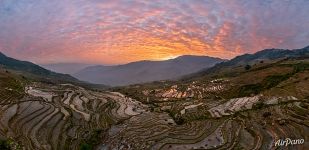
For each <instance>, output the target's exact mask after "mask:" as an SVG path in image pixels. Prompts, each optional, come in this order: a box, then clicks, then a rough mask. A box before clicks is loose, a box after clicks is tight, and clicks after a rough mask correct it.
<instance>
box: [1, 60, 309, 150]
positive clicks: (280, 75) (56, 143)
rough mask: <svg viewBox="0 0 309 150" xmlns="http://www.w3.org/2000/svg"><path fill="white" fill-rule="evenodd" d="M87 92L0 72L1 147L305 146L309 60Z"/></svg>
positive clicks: (177, 149) (180, 148) (184, 148)
mask: <svg viewBox="0 0 309 150" xmlns="http://www.w3.org/2000/svg"><path fill="white" fill-rule="evenodd" d="M227 70H230V68H228V69H226V70H225V69H222V70H221V71H222V72H220V73H216V74H209V75H206V76H203V77H198V78H193V79H190V80H182V81H175V82H171V81H159V82H154V83H148V84H140V85H132V86H127V87H119V88H114V89H110V90H109V91H98V90H89V89H86V88H82V87H80V86H77V85H73V84H50V83H42V82H34V81H33V80H28V79H27V78H25V77H23V76H21V75H18V74H14V73H12V72H9V71H6V70H4V69H2V70H0V86H1V88H0V90H1V91H0V92H1V95H0V96H1V97H0V148H1V149H46V150H50V149H102V150H105V149H106V150H109V149H122V150H126V149H132V150H135V149H137V150H139V149H143V150H144V149H153V150H158V149H162V150H170V149H171V150H173V149H174V150H187V149H299V150H302V149H308V148H309V145H308V142H305V143H304V144H299V145H289V146H287V147H275V143H276V141H278V140H279V139H282V140H284V139H285V138H290V139H304V141H308V140H309V122H308V120H309V86H308V85H309V60H308V59H307V58H292V59H280V60H274V61H269V62H263V63H261V62H259V63H256V64H251V66H250V68H249V69H248V67H246V65H244V66H236V67H235V68H233V69H232V71H231V73H227V72H228V71H227Z"/></svg>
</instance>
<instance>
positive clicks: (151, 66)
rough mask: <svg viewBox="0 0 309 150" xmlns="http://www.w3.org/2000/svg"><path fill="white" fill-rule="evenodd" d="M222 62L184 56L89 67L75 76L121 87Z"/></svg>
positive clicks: (165, 78)
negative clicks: (163, 59)
mask: <svg viewBox="0 0 309 150" xmlns="http://www.w3.org/2000/svg"><path fill="white" fill-rule="evenodd" d="M222 61H224V60H223V59H220V58H213V57H209V56H193V55H184V56H179V57H177V58H175V59H169V60H165V61H152V60H142V61H137V62H131V63H128V64H122V65H115V66H104V65H96V66H89V67H86V68H85V69H83V70H81V71H79V72H77V73H76V74H74V75H73V76H74V77H76V78H78V79H80V80H84V81H88V82H92V83H102V84H108V85H113V86H121V85H128V84H135V83H144V82H151V81H157V80H168V79H174V78H177V77H180V76H181V75H185V74H189V73H193V72H195V71H198V70H200V69H203V68H208V67H210V66H212V65H214V64H216V63H218V62H222Z"/></svg>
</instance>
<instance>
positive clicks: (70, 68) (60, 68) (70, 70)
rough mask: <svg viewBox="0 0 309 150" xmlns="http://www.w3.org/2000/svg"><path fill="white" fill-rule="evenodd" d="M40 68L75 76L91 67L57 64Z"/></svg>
mask: <svg viewBox="0 0 309 150" xmlns="http://www.w3.org/2000/svg"><path fill="white" fill-rule="evenodd" d="M40 66H42V67H44V68H46V69H48V70H51V71H55V72H60V73H65V74H74V73H76V72H78V71H80V70H82V69H84V68H86V67H89V66H91V65H90V64H83V63H55V64H41V65H40Z"/></svg>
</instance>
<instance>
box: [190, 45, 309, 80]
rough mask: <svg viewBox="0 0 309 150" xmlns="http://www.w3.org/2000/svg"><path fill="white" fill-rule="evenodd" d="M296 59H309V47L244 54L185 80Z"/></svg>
mask: <svg viewBox="0 0 309 150" xmlns="http://www.w3.org/2000/svg"><path fill="white" fill-rule="evenodd" d="M296 57H305V58H308V59H309V46H307V47H304V48H301V49H294V50H287V49H265V50H261V51H258V52H256V53H254V54H244V55H240V56H236V57H235V58H233V59H231V60H229V61H225V62H221V63H218V64H216V65H215V66H213V67H211V68H208V69H203V70H201V71H199V72H196V73H193V74H191V75H188V76H185V77H184V78H193V77H199V76H203V75H206V74H209V73H217V72H218V71H220V70H222V69H226V68H230V69H233V68H235V67H239V66H245V65H253V64H256V63H264V62H268V61H278V60H280V59H285V58H296Z"/></svg>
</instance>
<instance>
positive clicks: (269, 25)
mask: <svg viewBox="0 0 309 150" xmlns="http://www.w3.org/2000/svg"><path fill="white" fill-rule="evenodd" d="M308 10H309V1H306V0H298V1H292V0H274V1H268V0H254V1H247V0H231V1H230V0H229V1H225V0H207V1H202V0H201V1H190V0H179V1H174V0H161V1H137V0H119V1H118V0H104V1H100V0H89V1H85V0H74V1H72V0H54V1H49V0H40V1H38V0H1V1H0V29H1V30H0V51H1V52H4V53H5V54H7V55H8V56H11V57H14V58H17V59H22V60H28V61H32V62H35V63H40V64H46V63H66V62H76V63H93V64H122V63H128V62H133V61H139V60H165V59H171V58H175V57H177V56H181V55H207V56H212V57H220V58H224V59H230V58H233V57H235V56H237V55H240V54H244V53H254V52H256V51H259V50H262V49H266V48H284V49H295V48H302V47H305V46H308V44H309V43H308V42H309V41H308V40H309V32H307V31H308V29H309V28H308V27H309V18H308V16H307V12H308ZM305 31H306V32H305Z"/></svg>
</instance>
